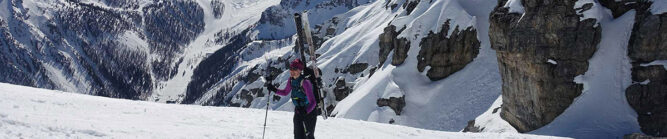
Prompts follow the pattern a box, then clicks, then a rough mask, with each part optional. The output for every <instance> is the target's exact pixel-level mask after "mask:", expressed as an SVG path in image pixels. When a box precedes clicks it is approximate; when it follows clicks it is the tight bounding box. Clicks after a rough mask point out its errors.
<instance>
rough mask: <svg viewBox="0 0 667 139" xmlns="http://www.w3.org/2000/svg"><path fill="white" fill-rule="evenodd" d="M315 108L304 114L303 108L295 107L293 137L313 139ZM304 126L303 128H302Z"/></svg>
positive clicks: (296, 138)
mask: <svg viewBox="0 0 667 139" xmlns="http://www.w3.org/2000/svg"><path fill="white" fill-rule="evenodd" d="M315 113H316V112H315V110H313V111H312V112H310V113H309V114H306V111H305V108H295V112H294V119H293V121H294V139H314V138H315V123H316V122H317V114H315ZM304 127H305V128H304Z"/></svg>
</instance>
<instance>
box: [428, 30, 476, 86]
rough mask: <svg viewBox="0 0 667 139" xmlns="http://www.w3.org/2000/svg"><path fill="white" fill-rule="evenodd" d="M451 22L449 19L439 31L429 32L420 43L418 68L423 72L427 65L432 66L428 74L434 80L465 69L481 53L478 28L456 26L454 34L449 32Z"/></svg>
mask: <svg viewBox="0 0 667 139" xmlns="http://www.w3.org/2000/svg"><path fill="white" fill-rule="evenodd" d="M449 24H450V23H449V21H447V22H445V23H444V24H443V25H442V30H440V32H439V33H433V32H429V34H428V36H427V37H424V38H423V39H422V41H421V43H420V44H419V45H420V47H421V49H420V50H419V55H417V60H418V63H417V69H418V70H419V72H423V71H424V70H425V68H426V66H430V67H431V68H430V69H429V70H428V72H427V73H426V76H428V77H429V79H431V80H433V81H435V80H440V79H444V78H447V76H449V75H451V74H453V73H454V72H456V71H459V70H461V69H463V67H465V66H466V65H467V64H468V63H470V62H472V60H473V58H475V57H477V54H479V46H480V41H479V40H477V30H475V29H474V28H472V27H468V28H466V29H465V30H463V29H459V27H458V26H456V28H455V29H454V31H453V32H452V34H448V31H449V29H450V25H449Z"/></svg>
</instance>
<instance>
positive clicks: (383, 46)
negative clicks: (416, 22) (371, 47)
mask: <svg viewBox="0 0 667 139" xmlns="http://www.w3.org/2000/svg"><path fill="white" fill-rule="evenodd" d="M404 29H405V27H403V28H402V29H401V30H399V31H396V26H394V25H389V26H388V27H385V28H384V33H382V34H380V65H382V64H384V62H385V61H386V60H387V56H389V53H390V52H391V51H392V50H393V51H394V55H393V56H392V59H391V64H392V65H394V66H398V65H401V64H403V61H405V58H407V57H408V50H410V42H409V41H408V39H406V38H396V37H397V36H398V34H401V32H403V30H404Z"/></svg>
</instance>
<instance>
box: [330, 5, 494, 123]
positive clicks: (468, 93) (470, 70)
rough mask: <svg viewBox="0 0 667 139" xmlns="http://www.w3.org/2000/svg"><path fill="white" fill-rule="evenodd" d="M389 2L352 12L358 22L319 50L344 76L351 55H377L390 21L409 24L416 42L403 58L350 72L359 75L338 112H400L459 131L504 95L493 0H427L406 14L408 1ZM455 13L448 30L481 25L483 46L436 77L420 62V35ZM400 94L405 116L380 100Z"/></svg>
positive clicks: (370, 117)
mask: <svg viewBox="0 0 667 139" xmlns="http://www.w3.org/2000/svg"><path fill="white" fill-rule="evenodd" d="M382 5H384V2H382V1H379V2H375V3H373V4H371V5H369V6H367V7H365V9H364V10H361V12H359V13H357V14H355V15H354V16H351V19H354V20H350V21H349V22H353V23H358V24H356V25H353V26H352V27H350V28H348V29H347V30H346V31H345V32H343V33H341V34H340V35H338V36H336V37H334V38H332V39H330V40H329V41H327V42H325V43H324V44H323V45H322V47H321V48H320V49H319V50H318V53H322V56H321V58H320V60H319V61H321V63H318V64H319V66H320V68H322V69H323V70H324V71H323V72H324V76H323V79H331V78H335V77H336V76H340V75H339V74H336V73H334V71H333V69H335V68H338V67H344V66H345V65H346V63H362V62H368V63H371V64H375V63H378V61H377V53H378V51H379V47H378V45H377V44H378V42H379V40H378V36H379V34H380V33H382V32H383V29H384V28H385V27H386V26H387V25H388V24H389V23H390V22H391V24H392V25H396V26H397V27H402V26H404V25H406V26H407V28H406V29H405V31H403V32H402V33H401V34H399V37H401V36H405V37H408V40H409V41H410V42H411V46H412V47H410V50H409V51H408V58H407V59H406V61H405V63H404V64H402V65H400V66H393V65H390V64H388V63H389V62H387V63H385V65H379V66H381V67H379V69H378V70H377V71H376V72H375V73H374V74H373V76H371V77H370V78H368V77H358V76H357V77H349V76H347V77H346V79H350V78H352V79H353V81H355V82H356V85H355V90H354V92H352V93H351V94H350V96H348V98H346V99H344V100H342V101H341V102H339V103H338V106H337V107H336V108H335V110H334V112H333V113H334V114H336V117H342V118H349V119H360V120H367V121H375V122H381V123H388V122H389V121H391V120H394V121H395V123H396V124H400V125H408V126H412V127H419V128H427V129H435V130H445V131H459V130H461V129H463V128H464V127H465V125H466V124H467V121H469V120H472V119H474V117H476V116H478V115H480V114H482V113H483V112H484V111H485V110H487V109H488V108H489V106H490V105H491V104H492V103H493V101H494V100H496V99H497V98H498V96H499V95H500V92H501V87H500V85H501V83H500V74H499V73H498V68H497V63H496V62H497V60H496V57H495V51H493V50H492V49H491V48H490V45H489V41H488V35H486V34H488V33H487V32H488V13H490V11H491V10H492V9H493V6H495V5H494V3H489V2H487V1H482V0H474V1H469V0H439V1H433V2H432V3H429V2H428V1H422V2H420V3H419V4H418V5H417V6H416V8H415V9H414V10H413V11H412V13H411V14H410V15H405V10H404V9H399V10H397V11H391V10H387V9H384V8H383V6H382ZM399 5H400V4H399ZM364 16H368V17H364ZM355 17H364V18H359V19H357V18H355ZM448 19H451V26H452V29H450V30H449V32H450V33H449V34H451V32H452V31H453V30H454V29H453V28H455V27H456V26H457V25H458V26H459V28H465V27H469V26H472V27H476V28H477V31H478V33H477V34H478V38H479V39H480V41H481V43H482V45H481V49H480V54H479V55H478V57H477V58H475V59H474V61H473V62H471V63H470V64H468V65H467V66H466V68H464V69H462V70H461V71H458V72H456V73H454V74H452V75H451V76H449V77H447V78H446V79H442V80H439V81H431V80H429V79H428V77H427V76H425V74H426V73H425V72H424V73H420V72H419V71H417V68H416V67H417V59H416V56H417V54H418V52H419V49H420V48H419V43H420V41H421V38H423V37H425V36H426V34H427V33H428V32H429V31H434V32H435V31H437V30H440V27H441V24H442V23H444V22H445V21H447V20H448ZM355 20H356V21H355ZM413 36H416V37H413ZM339 51H347V52H339ZM388 59H391V58H388ZM355 78H356V80H354V79H355ZM400 96H405V99H406V100H405V101H406V106H405V108H404V109H403V110H404V111H403V112H402V114H401V115H400V116H399V115H396V114H395V113H394V111H393V110H391V109H389V108H387V107H378V106H377V105H376V101H377V100H378V99H379V98H389V97H400Z"/></svg>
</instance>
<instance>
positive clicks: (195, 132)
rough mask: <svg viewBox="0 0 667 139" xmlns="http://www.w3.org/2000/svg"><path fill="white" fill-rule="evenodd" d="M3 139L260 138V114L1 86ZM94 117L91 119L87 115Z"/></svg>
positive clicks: (357, 130)
mask: <svg viewBox="0 0 667 139" xmlns="http://www.w3.org/2000/svg"><path fill="white" fill-rule="evenodd" d="M0 104H2V105H0V108H2V109H3V111H2V112H0V131H2V133H0V137H2V138H261V136H262V130H263V118H264V114H265V113H264V110H260V109H243V108H233V107H205V106H196V105H174V104H161V103H154V102H145V101H131V100H121V99H112V98H104V97H96V96H88V95H81V94H76V93H68V92H61V91H53V90H45V89H37V88H31V87H24V86H17V85H9V84H4V83H0ZM91 113H94V114H91ZM268 115H269V119H268V122H267V127H266V136H267V137H269V138H292V135H291V134H286V133H291V132H292V125H291V124H292V123H291V121H292V115H293V113H291V112H281V111H270V113H268ZM317 129H318V130H316V133H315V135H316V137H317V138H434V139H435V138H558V137H549V136H537V135H522V134H516V133H515V134H512V133H456V132H443V131H434V130H425V129H418V128H412V127H406V126H398V125H388V124H380V123H373V122H364V121H357V120H349V119H342V118H333V119H328V120H322V119H319V122H318V124H317Z"/></svg>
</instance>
